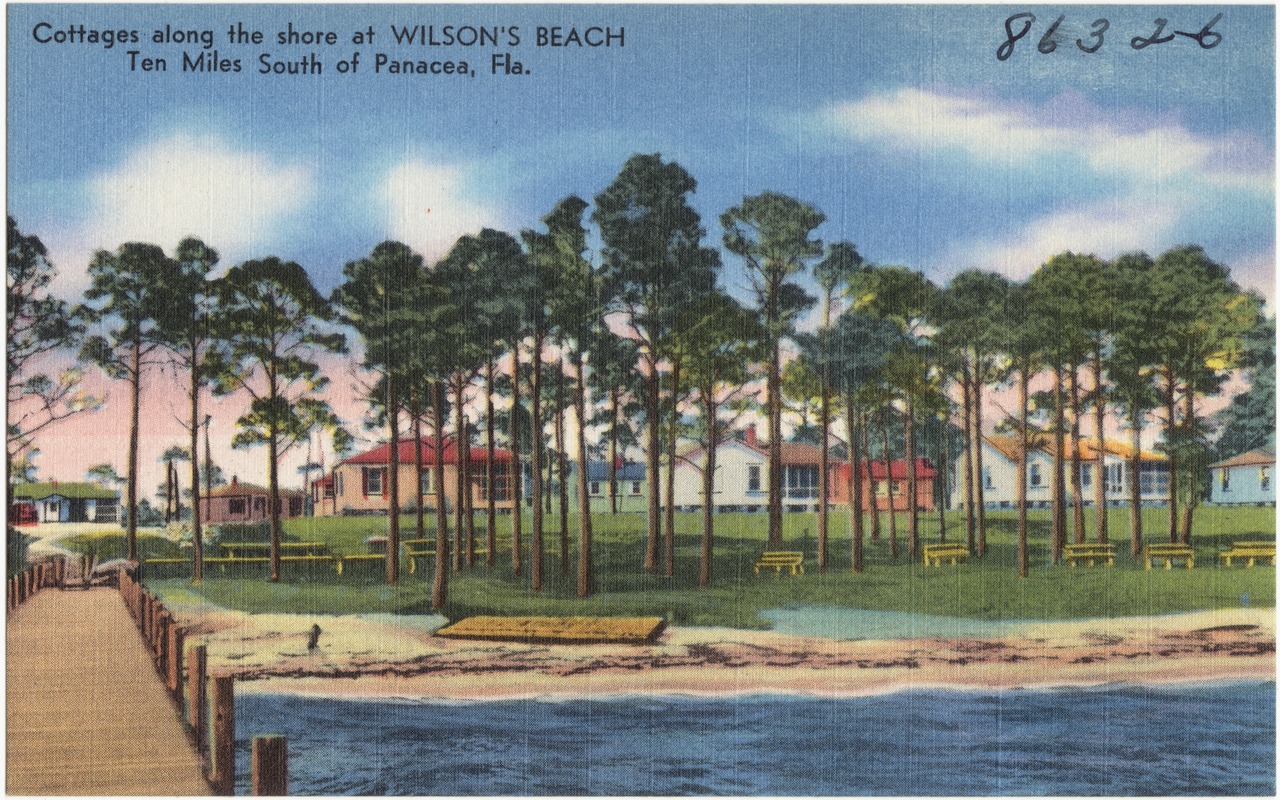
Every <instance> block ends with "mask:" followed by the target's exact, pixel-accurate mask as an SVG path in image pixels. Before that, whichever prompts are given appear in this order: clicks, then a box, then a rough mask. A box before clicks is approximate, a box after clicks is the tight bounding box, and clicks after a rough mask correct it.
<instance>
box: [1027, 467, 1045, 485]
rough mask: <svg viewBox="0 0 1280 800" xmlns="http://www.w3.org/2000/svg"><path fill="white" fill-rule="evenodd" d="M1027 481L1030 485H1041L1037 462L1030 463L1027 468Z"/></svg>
mask: <svg viewBox="0 0 1280 800" xmlns="http://www.w3.org/2000/svg"><path fill="white" fill-rule="evenodd" d="M1027 482H1028V483H1030V484H1031V486H1032V487H1036V486H1040V485H1041V483H1042V482H1043V476H1042V475H1041V474H1040V465H1039V464H1032V465H1031V467H1030V469H1029V474H1028V475H1027Z"/></svg>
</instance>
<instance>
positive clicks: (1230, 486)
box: [1209, 450, 1276, 506]
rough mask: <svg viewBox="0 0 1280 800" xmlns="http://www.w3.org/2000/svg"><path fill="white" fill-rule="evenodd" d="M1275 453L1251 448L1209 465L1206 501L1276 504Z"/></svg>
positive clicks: (1230, 503)
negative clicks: (1207, 496) (1207, 497)
mask: <svg viewBox="0 0 1280 800" xmlns="http://www.w3.org/2000/svg"><path fill="white" fill-rule="evenodd" d="M1275 471H1276V454H1275V453H1274V452H1271V451H1269V450H1251V451H1249V452H1248V453H1241V454H1240V455H1238V456H1232V457H1231V458H1228V459H1226V460H1224V461H1219V462H1218V463H1216V464H1213V465H1211V466H1210V467H1209V502H1211V503H1219V504H1222V505H1270V506H1274V505H1275V504H1276V486H1275Z"/></svg>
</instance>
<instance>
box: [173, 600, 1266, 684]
mask: <svg viewBox="0 0 1280 800" xmlns="http://www.w3.org/2000/svg"><path fill="white" fill-rule="evenodd" d="M173 610H174V611H175V612H176V613H177V616H178V617H179V619H180V620H181V622H182V623H183V624H185V625H189V626H191V633H190V634H189V638H188V641H189V642H200V641H202V642H204V643H206V644H207V645H208V648H209V662H210V671H211V672H212V673H215V674H231V675H235V676H236V677H237V679H238V684H239V688H238V691H241V692H245V691H248V692H264V693H290V694H309V695H327V696H349V697H406V698H442V699H456V700H483V699H510V698H520V697H531V696H537V697H600V696H609V695H636V694H689V695H726V694H746V693H804V694H813V695H850V696H852V695H867V694H876V693H882V692H890V691H899V690H904V689H912V688H926V687H949V688H957V689H970V688H971V689H987V690H990V689H1015V688H1042V687H1059V686H1093V685H1100V684H1112V683H1167V682H1178V681H1193V682H1196V681H1200V682H1210V681H1222V680H1241V679H1259V680H1274V679H1275V630H1276V624H1275V623H1276V619H1275V611H1274V610H1273V609H1231V610H1222V611H1213V612H1195V613H1187V614H1168V615H1160V616H1153V617H1126V618H1120V619H1114V620H1105V619H1096V620H1070V621H1052V622H1023V623H1017V624H1014V625H1011V626H1010V627H1009V632H1007V633H1002V634H1001V635H998V636H991V637H981V638H980V637H959V638H938V637H930V638H908V639H833V638H822V637H816V636H793V635H787V634H782V633H776V632H770V631H746V630H733V629H727V628H695V627H681V626H671V627H669V628H668V629H667V631H666V632H665V633H664V634H663V635H662V636H661V638H660V639H659V640H658V642H657V643H656V644H653V645H526V644H516V643H497V642H473V641H456V640H454V641H451V640H447V639H443V638H439V637H435V636H433V635H432V631H433V630H435V629H436V628H438V627H440V626H441V625H443V624H444V620H443V619H442V618H440V617H435V616H407V617H396V616H390V615H352V616H308V615H290V614H245V613H241V612H232V611H226V610H224V609H218V608H216V607H212V606H205V605H192V606H177V607H175V608H174V609H173ZM313 624H318V625H320V627H321V629H322V633H321V635H320V638H319V642H318V645H317V647H316V648H315V649H314V650H309V649H308V646H307V637H308V634H309V632H310V630H311V626H312V625H313Z"/></svg>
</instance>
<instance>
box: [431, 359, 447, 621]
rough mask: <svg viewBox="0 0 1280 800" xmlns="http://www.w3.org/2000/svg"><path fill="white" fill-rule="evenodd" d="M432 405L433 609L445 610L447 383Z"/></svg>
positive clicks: (438, 384) (438, 385) (439, 385)
mask: <svg viewBox="0 0 1280 800" xmlns="http://www.w3.org/2000/svg"><path fill="white" fill-rule="evenodd" d="M431 406H432V411H433V412H434V414H435V428H436V437H435V438H436V446H435V447H434V448H432V449H433V450H434V451H435V458H434V459H433V460H434V461H435V478H434V483H435V490H436V491H435V495H436V565H435V574H434V576H433V583H432V586H431V608H432V610H434V611H439V610H441V609H442V608H444V604H445V601H446V600H447V599H448V596H449V515H448V514H447V513H445V508H444V496H445V491H444V418H445V415H446V414H447V413H448V408H449V407H448V405H447V403H446V400H445V385H444V381H435V382H434V384H433V386H432V392H431Z"/></svg>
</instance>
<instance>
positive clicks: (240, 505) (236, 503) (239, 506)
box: [227, 497, 245, 514]
mask: <svg viewBox="0 0 1280 800" xmlns="http://www.w3.org/2000/svg"><path fill="white" fill-rule="evenodd" d="M244 511H245V504H244V498H243V497H232V498H231V499H230V500H228V501H227V513H229V514H243V513H244Z"/></svg>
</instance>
